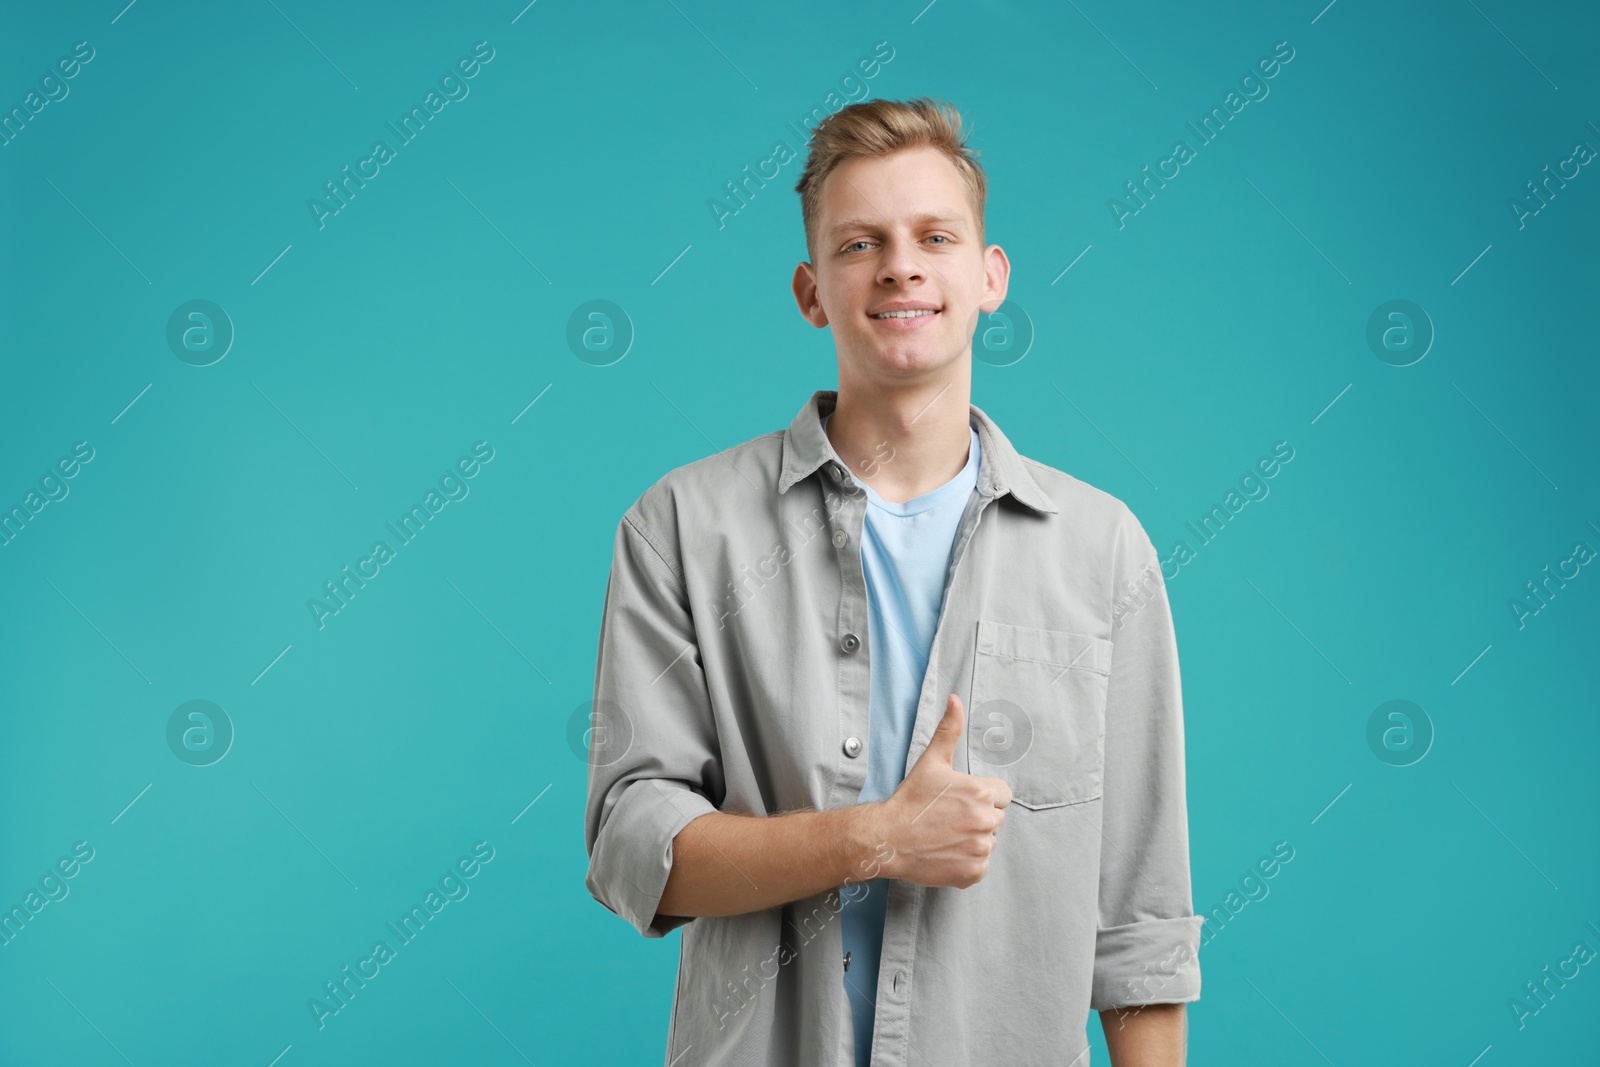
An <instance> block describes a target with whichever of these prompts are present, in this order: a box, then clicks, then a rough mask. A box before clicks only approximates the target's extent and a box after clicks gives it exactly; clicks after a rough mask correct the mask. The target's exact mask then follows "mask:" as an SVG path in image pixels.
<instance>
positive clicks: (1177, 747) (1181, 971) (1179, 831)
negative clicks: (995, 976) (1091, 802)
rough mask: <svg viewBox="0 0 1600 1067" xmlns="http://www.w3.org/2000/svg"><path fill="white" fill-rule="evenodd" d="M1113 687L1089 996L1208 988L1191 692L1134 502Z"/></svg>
mask: <svg viewBox="0 0 1600 1067" xmlns="http://www.w3.org/2000/svg"><path fill="white" fill-rule="evenodd" d="M1112 571H1113V575H1114V596H1115V598H1116V601H1117V608H1116V610H1115V611H1114V613H1113V614H1114V622H1113V629H1112V659H1111V677H1110V679H1109V682H1108V685H1107V689H1106V717H1105V790H1104V806H1103V809H1102V825H1101V833H1102V840H1101V849H1100V853H1101V854H1100V909H1099V911H1100V928H1099V931H1098V933H1097V935H1096V939H1095V959H1094V985H1093V990H1092V993H1091V997H1090V1007H1091V1008H1092V1009H1094V1010H1097V1011H1104V1010H1106V1009H1107V1008H1121V1007H1129V1006H1134V1005H1141V1004H1173V1003H1180V1002H1186V1001H1193V1000H1198V999H1199V998H1200V960H1199V951H1200V926H1201V922H1202V920H1201V919H1200V918H1199V917H1197V916H1196V915H1195V914H1194V906H1193V901H1192V896H1191V892H1190V884H1189V829H1188V810H1187V802H1186V799H1185V795H1184V763H1183V760H1184V755H1183V695H1182V688H1181V685H1180V681H1179V674H1178V646H1177V640H1176V637H1175V635H1174V632H1173V625H1172V611H1171V607H1170V605H1169V604H1168V601H1167V591H1166V586H1165V583H1164V582H1163V580H1162V574H1161V564H1160V560H1159V557H1158V556H1157V554H1156V551H1155V548H1154V546H1152V545H1151V543H1150V539H1149V537H1148V536H1147V535H1146V534H1145V532H1144V528H1143V527H1142V526H1140V524H1139V522H1138V520H1137V519H1136V518H1134V517H1133V514H1132V513H1131V512H1125V514H1124V517H1123V522H1122V524H1121V526H1120V529H1119V533H1118V536H1117V544H1116V549H1115V553H1114V556H1113V565H1112Z"/></svg>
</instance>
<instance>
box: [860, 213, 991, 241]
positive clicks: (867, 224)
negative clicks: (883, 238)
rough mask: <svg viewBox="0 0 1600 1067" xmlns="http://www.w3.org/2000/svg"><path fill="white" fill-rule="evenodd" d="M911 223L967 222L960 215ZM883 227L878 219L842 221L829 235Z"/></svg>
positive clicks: (937, 216) (926, 217) (921, 216)
mask: <svg viewBox="0 0 1600 1067" xmlns="http://www.w3.org/2000/svg"><path fill="white" fill-rule="evenodd" d="M911 221H912V222H913V223H916V224H917V225H919V226H921V225H926V224H927V223H930V222H937V223H942V224H944V225H949V224H951V223H960V222H965V221H966V220H965V219H964V218H963V217H962V216H960V215H919V216H917V217H916V218H914V219H912V220H911ZM882 225H883V223H882V222H880V221H878V220H877V219H840V220H839V221H838V222H836V223H834V224H833V226H832V228H830V229H829V230H828V234H829V236H830V237H831V236H837V235H839V234H840V233H842V232H844V231H845V230H876V229H879V228H880V227H881V226H882Z"/></svg>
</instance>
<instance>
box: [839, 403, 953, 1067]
mask: <svg viewBox="0 0 1600 1067" xmlns="http://www.w3.org/2000/svg"><path fill="white" fill-rule="evenodd" d="M831 417H832V413H831V412H830V413H829V415H827V416H824V418H823V420H822V425H823V428H824V429H826V428H827V425H828V419H829V418H831ZM968 430H969V432H970V433H971V435H972V438H971V446H970V447H969V448H968V450H967V465H966V466H965V467H963V468H962V469H961V473H959V474H957V475H956V476H955V477H954V478H952V479H950V481H948V482H946V483H945V484H944V485H941V486H940V487H939V488H937V489H934V490H932V491H931V492H927V493H924V494H923V495H922V496H919V497H914V498H912V499H911V500H907V501H906V502H904V503H902V504H895V503H891V502H889V501H887V500H884V499H883V498H882V497H880V496H879V495H878V494H877V493H876V492H874V491H873V490H872V487H871V486H869V485H867V484H866V483H864V482H863V483H862V488H863V489H865V490H866V492H867V517H866V524H865V527H864V529H863V531H862V539H861V564H862V569H863V570H864V571H865V572H866V577H867V602H868V605H869V616H870V617H869V621H868V627H869V629H868V631H867V632H868V642H869V643H868V648H869V649H870V650H871V661H870V674H871V678H872V699H871V704H870V707H869V712H868V722H869V724H868V729H869V735H868V739H867V781H866V784H865V785H864V786H862V789H861V796H860V799H859V801H858V802H859V803H862V804H869V803H872V802H875V801H879V800H884V799H887V798H888V797H889V796H891V795H893V793H894V791H895V788H896V787H897V786H898V785H899V784H900V782H901V780H902V779H904V778H905V774H906V754H907V752H908V750H909V749H910V748H911V729H912V726H913V725H915V723H916V715H917V699H918V697H920V696H921V694H922V680H923V676H924V675H925V674H926V673H927V668H928V653H929V651H930V650H931V649H932V648H933V635H934V631H935V630H936V629H937V628H938V624H939V612H940V610H941V609H942V607H943V599H944V580H945V574H946V572H947V571H948V570H949V567H950V553H951V550H952V549H953V548H954V543H955V536H956V527H957V526H959V525H960V523H961V516H962V515H963V514H965V512H966V509H967V502H968V500H969V499H971V496H972V491H973V488H974V487H975V486H976V485H977V484H978V466H979V464H980V462H981V461H982V445H981V444H980V443H979V441H978V431H977V428H976V426H975V425H974V424H973V423H972V421H971V420H970V418H969V420H968ZM889 462H893V460H890V461H889ZM939 713H940V714H941V715H942V714H943V713H944V707H943V702H942V701H941V702H940V709H939ZM852 898H854V899H852ZM841 899H842V902H843V909H842V911H841V912H840V918H841V920H842V922H843V926H842V928H841V929H842V931H843V934H844V948H845V952H846V954H847V956H848V958H849V960H850V963H849V967H848V969H847V970H846V971H845V974H844V981H845V990H846V993H847V994H848V996H849V998H850V1012H851V1017H852V1020H853V1022H854V1026H855V1040H856V1064H857V1067H867V1064H868V1061H869V1060H870V1059H871V1055H872V1025H873V1013H874V1010H875V1007H876V1004H877V999H878V963H879V960H880V957H881V954H882V950H883V923H884V917H885V914H886V912H887V904H888V899H889V880H888V879H887V878H875V879H873V880H871V881H869V882H862V883H851V885H850V886H848V887H847V892H846V893H844V894H841Z"/></svg>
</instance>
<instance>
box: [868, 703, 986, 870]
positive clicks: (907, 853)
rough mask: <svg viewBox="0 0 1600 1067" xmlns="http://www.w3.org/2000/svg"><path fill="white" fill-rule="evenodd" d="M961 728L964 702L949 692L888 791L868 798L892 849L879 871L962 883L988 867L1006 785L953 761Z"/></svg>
mask: <svg viewBox="0 0 1600 1067" xmlns="http://www.w3.org/2000/svg"><path fill="white" fill-rule="evenodd" d="M965 728H966V710H965V709H964V708H963V707H962V705H961V698H960V697H958V696H956V695H955V694H954V693H951V694H950V698H949V699H948V700H947V701H946V702H945V711H944V718H943V719H941V720H940V721H939V726H938V728H937V729H935V730H934V732H933V738H932V740H930V741H929V742H928V747H927V748H926V749H925V750H923V753H922V755H921V756H919V757H918V758H917V762H916V764H915V765H914V766H913V767H912V768H911V770H910V771H908V772H907V773H906V776H905V778H904V779H903V780H902V781H901V782H900V785H899V787H898V788H897V789H895V791H894V795H893V796H891V797H889V798H888V799H887V800H883V801H879V802H877V803H876V804H872V805H868V807H871V808H874V809H876V810H875V811H874V812H873V815H874V821H873V832H874V833H876V834H879V835H881V839H882V840H883V841H885V842H887V843H888V844H889V845H890V846H891V847H892V849H893V859H892V860H890V861H888V862H887V863H886V864H885V865H884V867H883V869H882V874H883V875H884V876H886V877H889V878H899V879H901V880H902V881H907V882H914V883H916V884H917V885H925V886H950V887H953V888H956V889H965V888H967V887H968V886H970V885H975V884H977V882H979V881H980V880H981V879H982V878H983V876H984V875H985V874H987V873H988V872H989V854H990V853H991V852H993V851H994V848H995V845H996V844H997V843H998V841H999V833H1000V827H1001V826H1003V825H1005V821H1006V813H1005V808H1006V805H1008V804H1010V803H1011V787H1010V786H1009V785H1007V784H1006V782H1005V780H1004V779H1001V778H991V777H986V776H983V775H976V774H967V773H965V772H963V771H958V770H956V769H955V753H956V747H957V746H958V745H959V744H960V742H961V739H962V736H963V733H964V731H965Z"/></svg>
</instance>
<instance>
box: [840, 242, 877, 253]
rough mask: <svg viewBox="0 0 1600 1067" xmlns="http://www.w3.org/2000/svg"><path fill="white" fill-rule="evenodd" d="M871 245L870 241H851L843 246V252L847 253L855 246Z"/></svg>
mask: <svg viewBox="0 0 1600 1067" xmlns="http://www.w3.org/2000/svg"><path fill="white" fill-rule="evenodd" d="M871 243H872V242H871V241H852V242H851V243H850V244H847V245H845V246H844V250H845V251H846V252H848V251H850V250H851V249H852V248H854V247H856V245H868V244H871Z"/></svg>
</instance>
